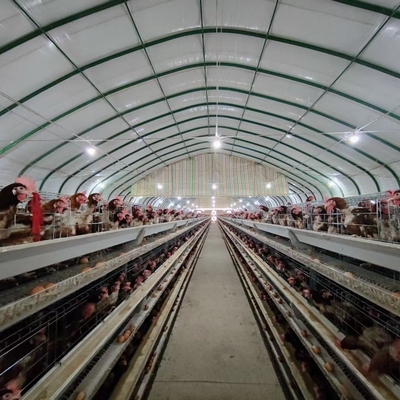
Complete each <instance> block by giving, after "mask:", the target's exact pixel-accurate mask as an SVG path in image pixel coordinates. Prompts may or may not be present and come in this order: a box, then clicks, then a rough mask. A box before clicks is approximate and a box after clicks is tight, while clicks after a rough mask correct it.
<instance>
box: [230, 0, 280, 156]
mask: <svg viewBox="0 0 400 400" xmlns="http://www.w3.org/2000/svg"><path fill="white" fill-rule="evenodd" d="M278 4H279V0H275V6H274V10H273V12H272V15H271V19H270V21H269V24H268V29H267V33H266V36H265V39H264V43H263V46H262V48H261V53H260V57H259V58H258V62H257V66H256V69H255V71H254V75H253V79H252V81H251V84H250V88H249V92H248V94H247V98H246V102H245V104H244V107H243V111H242V116H241V117H240V121H239V124H238V127H237V131H236V133H235V135H234V136H235V137H236V136H237V134H238V131H239V129H240V126H241V125H242V120H243V118H244V114H245V112H246V109H247V105H248V103H249V100H250V96H251V92H252V91H253V87H254V82H255V80H256V77H257V74H258V70H259V68H260V64H261V59H262V57H263V55H264V51H265V48H266V46H267V41H268V36H269V33H270V32H271V28H272V24H273V22H274V19H275V15H276V11H277V9H278ZM234 147H235V140H233V145H232V149H233V148H234Z"/></svg>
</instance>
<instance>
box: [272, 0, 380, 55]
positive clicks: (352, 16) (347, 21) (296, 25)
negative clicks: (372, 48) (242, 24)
mask: <svg viewBox="0 0 400 400" xmlns="http://www.w3.org/2000/svg"><path fill="white" fill-rule="evenodd" d="M384 20H385V16H383V15H381V14H376V13H371V12H369V11H366V10H362V9H360V8H356V7H348V6H346V5H344V4H340V3H336V2H333V1H327V0H323V1H320V0H283V1H282V2H280V5H279V9H278V12H277V14H276V17H275V20H274V23H273V26H272V33H273V34H274V35H277V36H283V37H285V38H290V39H295V40H298V41H302V42H305V43H310V44H314V45H317V46H321V47H325V48H328V49H332V50H337V51H341V52H343V53H346V54H352V55H356V54H357V53H358V52H359V51H360V50H361V48H362V47H363V46H364V45H365V44H366V43H367V42H368V40H369V39H370V38H371V37H372V35H373V34H374V33H375V31H376V30H377V28H378V26H379V24H381V23H382V22H383V21H384ZM288 21H292V22H291V23H288ZM317 32H318V33H317Z"/></svg>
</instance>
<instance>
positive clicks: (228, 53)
mask: <svg viewBox="0 0 400 400" xmlns="http://www.w3.org/2000/svg"><path fill="white" fill-rule="evenodd" d="M263 44H264V39H261V38H256V37H252V36H246V35H232V34H220V33H218V34H216V33H214V34H208V35H206V37H205V51H206V62H213V63H217V62H218V63H224V62H225V63H234V64H240V65H249V66H251V67H254V68H255V67H257V64H258V60H259V59H260V56H261V50H262V47H263Z"/></svg>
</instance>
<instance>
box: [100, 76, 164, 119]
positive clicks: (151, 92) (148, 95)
mask: <svg viewBox="0 0 400 400" xmlns="http://www.w3.org/2000/svg"><path fill="white" fill-rule="evenodd" d="M163 97H164V96H163V94H162V92H161V90H160V87H159V86H158V84H157V83H156V82H154V81H150V82H145V83H142V84H140V85H136V86H132V87H130V88H129V89H125V90H122V91H120V92H117V93H114V94H112V95H110V96H107V99H108V100H109V101H110V103H111V104H112V105H113V106H114V107H115V108H116V109H117V110H118V111H119V112H124V111H127V110H130V109H131V108H135V107H138V106H140V105H143V104H147V103H149V102H151V101H153V100H157V99H162V98H163ZM161 107H162V105H161Z"/></svg>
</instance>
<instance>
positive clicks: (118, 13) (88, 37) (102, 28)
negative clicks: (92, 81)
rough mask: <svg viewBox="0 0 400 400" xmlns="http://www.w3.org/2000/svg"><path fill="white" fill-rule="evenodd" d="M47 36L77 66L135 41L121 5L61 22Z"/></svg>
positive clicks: (125, 47)
mask: <svg viewBox="0 0 400 400" xmlns="http://www.w3.org/2000/svg"><path fill="white" fill-rule="evenodd" d="M50 36H51V37H52V38H53V40H54V41H55V43H56V44H57V45H58V46H59V47H60V48H61V50H62V51H63V52H65V53H66V54H67V56H68V57H69V58H71V59H72V61H73V62H74V63H76V64H77V65H78V66H80V67H81V66H83V65H86V64H88V63H90V62H93V61H95V60H99V59H100V58H103V57H105V56H110V55H112V54H115V53H117V52H118V51H122V50H125V49H128V48H130V47H133V46H137V45H138V44H139V38H138V36H137V34H136V32H135V29H134V27H133V25H132V22H131V21H130V19H129V16H128V15H127V14H126V11H125V9H124V6H123V5H120V6H116V7H112V8H109V9H108V10H104V11H101V12H98V13H95V14H92V15H88V16H87V17H85V18H81V19H78V20H76V21H73V22H71V23H69V24H66V25H62V26H61V27H59V28H55V29H53V30H52V31H50Z"/></svg>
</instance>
